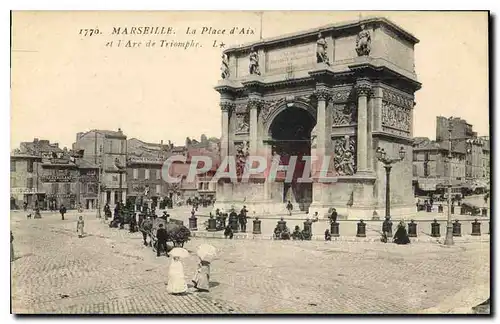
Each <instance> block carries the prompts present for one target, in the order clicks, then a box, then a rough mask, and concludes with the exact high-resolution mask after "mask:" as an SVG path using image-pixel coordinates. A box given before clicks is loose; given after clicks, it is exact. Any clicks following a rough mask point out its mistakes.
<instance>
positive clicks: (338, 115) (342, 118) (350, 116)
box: [332, 102, 357, 126]
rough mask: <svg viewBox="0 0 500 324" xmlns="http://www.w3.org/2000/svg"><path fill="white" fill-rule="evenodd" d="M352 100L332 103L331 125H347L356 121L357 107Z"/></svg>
mask: <svg viewBox="0 0 500 324" xmlns="http://www.w3.org/2000/svg"><path fill="white" fill-rule="evenodd" d="M356 108H357V107H356V104H355V103H354V102H349V103H334V104H332V126H349V125H352V124H355V123H356V121H357V109H356Z"/></svg>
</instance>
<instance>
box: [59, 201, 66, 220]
mask: <svg viewBox="0 0 500 324" xmlns="http://www.w3.org/2000/svg"><path fill="white" fill-rule="evenodd" d="M59 212H60V213H61V219H62V220H64V214H66V207H64V204H62V205H61V208H59Z"/></svg>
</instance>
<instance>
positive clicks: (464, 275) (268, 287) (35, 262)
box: [11, 210, 490, 314]
mask: <svg viewBox="0 0 500 324" xmlns="http://www.w3.org/2000/svg"><path fill="white" fill-rule="evenodd" d="M179 212H181V213H182V214H184V213H188V210H179ZM76 217H77V214H76V213H69V214H68V215H67V217H66V218H67V220H65V221H61V220H60V216H59V215H58V214H44V217H43V218H42V219H31V220H27V219H26V218H25V214H24V213H22V212H13V213H11V229H12V231H13V234H14V236H15V241H14V244H15V245H14V248H15V253H16V258H17V259H16V260H15V261H14V262H13V263H11V266H12V268H11V271H12V295H13V297H12V305H13V312H14V313H137V314H144V313H188V314H195V313H265V312H281V313H290V312H294V313H312V312H315V313H405V312H411V313H414V312H467V311H468V310H469V309H470V307H472V306H474V305H476V304H478V303H480V302H482V301H484V300H485V299H486V298H488V296H489V267H490V261H489V251H490V250H489V249H490V246H489V242H485V241H484V240H483V241H482V242H479V241H477V242H473V243H457V244H456V245H454V246H452V247H445V246H442V245H439V244H436V243H421V244H412V245H409V246H397V245H394V244H382V243H363V242H321V241H307V242H293V241H270V240H214V239H212V240H209V239H199V238H194V239H193V240H192V241H190V242H188V243H187V244H186V245H185V247H186V248H187V249H188V250H190V251H194V250H195V249H196V247H197V246H198V245H199V244H201V243H205V242H209V243H210V244H212V245H214V246H216V247H217V248H218V249H219V250H220V253H219V255H220V256H219V258H218V259H217V260H216V261H214V262H213V264H212V272H211V277H210V280H211V286H212V287H211V291H210V293H190V294H188V295H186V296H171V295H168V294H167V293H166V285H165V284H166V282H167V272H168V265H169V263H170V260H169V259H168V258H165V257H160V258H156V256H155V254H154V253H153V252H152V250H151V249H150V248H147V247H144V246H143V245H142V244H141V241H142V237H141V235H140V234H138V233H135V234H130V233H128V231H125V230H121V231H120V230H118V229H110V228H109V227H108V226H107V225H106V224H103V223H102V222H101V221H100V220H96V219H95V215H94V214H92V215H90V214H87V215H86V224H85V226H86V232H87V233H88V234H87V236H86V237H84V238H82V239H78V237H77V235H76ZM183 263H184V270H185V274H186V278H187V279H188V281H189V279H190V278H191V276H192V275H193V273H194V271H195V269H196V257H195V256H194V253H192V255H191V256H190V257H189V258H187V259H185V260H184V261H183Z"/></svg>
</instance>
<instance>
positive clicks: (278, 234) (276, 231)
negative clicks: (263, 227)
mask: <svg viewBox="0 0 500 324" xmlns="http://www.w3.org/2000/svg"><path fill="white" fill-rule="evenodd" d="M273 238H274V239H275V240H279V239H280V238H281V230H280V227H279V226H278V225H276V227H275V228H274V236H273Z"/></svg>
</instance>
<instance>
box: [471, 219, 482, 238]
mask: <svg viewBox="0 0 500 324" xmlns="http://www.w3.org/2000/svg"><path fill="white" fill-rule="evenodd" d="M470 235H472V236H481V223H480V222H478V221H477V219H475V220H474V221H473V222H472V233H471V234H470Z"/></svg>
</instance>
